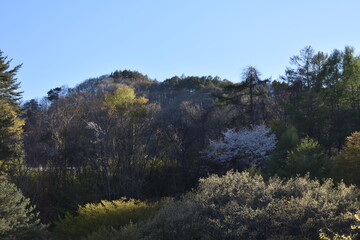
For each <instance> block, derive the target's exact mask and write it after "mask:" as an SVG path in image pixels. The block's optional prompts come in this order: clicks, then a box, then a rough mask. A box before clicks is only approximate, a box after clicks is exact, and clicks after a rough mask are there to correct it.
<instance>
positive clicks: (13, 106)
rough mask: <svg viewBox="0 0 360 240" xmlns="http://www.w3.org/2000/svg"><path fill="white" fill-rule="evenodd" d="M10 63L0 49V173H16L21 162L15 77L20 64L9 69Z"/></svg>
mask: <svg viewBox="0 0 360 240" xmlns="http://www.w3.org/2000/svg"><path fill="white" fill-rule="evenodd" d="M10 63H11V59H10V60H9V59H8V58H7V56H4V55H3V52H2V51H1V50H0V175H5V174H6V175H8V174H11V175H13V174H16V173H17V172H18V171H19V169H20V167H21V165H22V162H23V144H22V135H23V129H22V126H23V125H24V121H23V120H22V119H21V118H20V117H19V115H20V113H21V110H20V104H19V100H20V99H21V94H22V92H21V91H19V87H20V83H19V82H17V79H16V77H15V76H16V73H17V72H18V70H19V69H20V67H21V65H17V66H16V67H14V68H12V69H11V68H10Z"/></svg>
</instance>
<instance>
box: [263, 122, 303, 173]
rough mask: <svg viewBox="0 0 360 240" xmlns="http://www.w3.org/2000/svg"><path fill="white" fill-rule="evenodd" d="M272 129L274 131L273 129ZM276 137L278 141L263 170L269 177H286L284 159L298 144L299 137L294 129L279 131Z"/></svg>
mask: <svg viewBox="0 0 360 240" xmlns="http://www.w3.org/2000/svg"><path fill="white" fill-rule="evenodd" d="M280 123H281V122H280ZM272 129H273V130H274V127H272ZM275 133H276V131H275ZM277 135H278V136H279V137H278V139H279V141H278V143H277V144H276V148H275V150H274V151H273V153H272V154H271V157H270V159H269V161H268V163H267V164H266V167H265V170H266V172H267V173H270V174H271V175H275V174H276V175H278V176H288V171H287V168H286V157H287V154H288V152H290V151H291V150H293V149H294V148H295V147H296V145H297V144H298V143H299V141H300V140H299V135H298V133H297V130H296V128H294V127H288V128H285V130H283V131H279V132H278V134H277Z"/></svg>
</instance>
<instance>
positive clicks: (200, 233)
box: [143, 172, 360, 239]
mask: <svg viewBox="0 0 360 240" xmlns="http://www.w3.org/2000/svg"><path fill="white" fill-rule="evenodd" d="M359 194H360V193H359V190H358V189H356V188H355V187H354V186H349V187H347V186H345V185H344V184H343V183H340V184H338V185H334V183H333V182H332V181H331V180H325V181H324V182H323V183H320V182H319V181H318V180H311V179H310V178H309V177H308V176H305V177H296V178H290V179H289V180H287V181H286V180H281V179H280V178H278V177H272V178H270V179H269V180H268V181H264V179H263V178H262V177H261V176H260V175H254V176H251V175H250V174H249V173H248V172H242V173H239V172H228V173H227V174H226V175H225V176H222V177H219V176H216V175H212V176H209V177H208V178H206V179H201V180H200V183H199V186H198V187H197V188H196V189H195V190H193V191H192V192H190V193H188V194H186V195H185V196H184V197H183V198H182V199H181V200H179V201H177V202H174V203H171V204H170V205H167V206H165V207H164V208H163V209H161V210H160V211H159V213H158V214H157V215H156V216H155V217H154V219H152V220H151V221H149V222H148V223H147V225H145V226H144V227H143V234H144V236H147V237H145V239H317V238H318V236H319V233H320V232H319V231H320V229H324V228H327V229H331V230H332V231H335V232H342V233H344V234H345V233H346V232H347V231H348V226H350V225H352V224H354V222H355V221H354V218H353V215H352V214H354V213H356V212H357V211H358V210H359V208H360V205H359V202H358V197H359Z"/></svg>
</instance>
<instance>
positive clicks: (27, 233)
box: [0, 179, 44, 239]
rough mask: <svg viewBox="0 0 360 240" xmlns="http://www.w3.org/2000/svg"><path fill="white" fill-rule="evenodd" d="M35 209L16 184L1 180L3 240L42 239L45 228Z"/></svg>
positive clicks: (0, 199) (1, 230)
mask: <svg viewBox="0 0 360 240" xmlns="http://www.w3.org/2000/svg"><path fill="white" fill-rule="evenodd" d="M34 209H35V208H34V207H33V206H31V205H30V200H29V199H28V198H25V197H24V196H23V194H22V193H21V191H20V190H19V189H17V187H16V186H15V185H14V184H12V183H9V182H8V181H6V180H3V179H2V180H0V238H1V239H40V237H41V235H42V231H43V229H44V226H43V225H41V224H40V220H39V218H38V213H36V212H34Z"/></svg>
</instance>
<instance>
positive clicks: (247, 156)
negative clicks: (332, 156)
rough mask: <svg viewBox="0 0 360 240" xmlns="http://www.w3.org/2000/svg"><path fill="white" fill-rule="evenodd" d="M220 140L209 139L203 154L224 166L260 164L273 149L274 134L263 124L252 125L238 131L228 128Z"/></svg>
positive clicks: (274, 142)
mask: <svg viewBox="0 0 360 240" xmlns="http://www.w3.org/2000/svg"><path fill="white" fill-rule="evenodd" d="M223 136H224V137H223V139H222V140H210V144H209V147H208V149H207V151H205V152H203V154H204V156H205V157H207V158H209V159H211V160H213V161H215V162H218V163H220V164H222V165H225V166H226V167H232V168H234V167H235V168H237V167H239V166H241V167H248V166H251V165H254V166H260V165H261V164H262V163H263V161H264V160H266V159H267V158H268V154H269V152H271V151H272V150H274V148H275V146H276V143H277V140H276V137H275V134H272V133H271V130H270V129H269V128H267V127H265V126H264V125H258V126H252V127H251V128H244V129H241V130H239V131H237V130H235V129H228V130H227V131H225V132H224V133H223Z"/></svg>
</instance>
